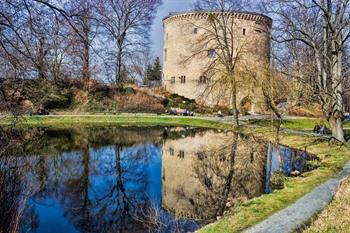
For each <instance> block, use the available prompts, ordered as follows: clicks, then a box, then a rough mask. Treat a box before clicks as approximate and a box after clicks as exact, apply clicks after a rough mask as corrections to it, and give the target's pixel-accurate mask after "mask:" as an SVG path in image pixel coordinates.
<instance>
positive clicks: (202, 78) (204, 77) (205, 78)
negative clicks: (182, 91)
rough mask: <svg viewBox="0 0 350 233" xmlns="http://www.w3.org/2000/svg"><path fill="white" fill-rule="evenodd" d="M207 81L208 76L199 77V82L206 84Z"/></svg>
mask: <svg viewBox="0 0 350 233" xmlns="http://www.w3.org/2000/svg"><path fill="white" fill-rule="evenodd" d="M207 82H208V78H207V77H206V76H204V75H202V76H200V77H199V83H201V84H205V83H207Z"/></svg>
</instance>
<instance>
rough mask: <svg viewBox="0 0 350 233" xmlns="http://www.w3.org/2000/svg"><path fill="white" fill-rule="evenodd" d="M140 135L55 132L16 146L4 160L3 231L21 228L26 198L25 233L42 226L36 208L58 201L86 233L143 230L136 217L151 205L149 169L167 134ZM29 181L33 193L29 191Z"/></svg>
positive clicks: (132, 131) (1, 179) (0, 198)
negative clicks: (21, 214)
mask: <svg viewBox="0 0 350 233" xmlns="http://www.w3.org/2000/svg"><path fill="white" fill-rule="evenodd" d="M138 132H140V131H139V130H138V129H128V130H119V129H114V130H111V129H108V130H95V131H90V130H86V129H83V130H82V131H78V132H77V131H76V132H73V133H72V131H67V132H62V131H51V132H49V133H47V132H46V134H45V135H43V137H42V139H41V140H40V141H39V142H32V143H31V144H28V145H24V146H23V149H24V151H21V150H20V149H19V148H15V150H14V151H15V152H14V153H13V154H12V155H9V159H8V160H4V159H2V160H1V170H0V171H1V172H0V185H1V192H0V202H1V207H0V208H1V210H3V211H0V212H1V213H0V215H1V216H0V219H1V222H0V224H1V228H0V232H16V231H17V230H18V228H17V227H18V226H14V220H17V219H16V218H18V219H19V212H21V211H22V210H24V208H23V207H20V204H21V203H19V202H20V201H19V200H20V198H19V197H22V196H23V197H25V199H26V200H28V199H30V201H29V202H26V205H25V206H26V208H25V211H24V213H23V214H24V215H25V216H24V218H23V219H24V220H23V221H22V225H21V228H22V231H24V232H26V231H28V230H29V231H34V230H35V229H36V228H38V227H39V225H38V213H37V212H36V209H35V205H36V204H38V203H39V204H43V205H50V203H48V201H47V198H50V199H52V200H51V202H58V203H59V205H60V206H61V207H62V209H63V210H64V216H65V218H66V219H68V220H69V222H71V223H72V224H73V225H74V226H75V228H77V229H78V230H79V231H81V232H115V231H132V232H135V231H137V230H138V229H144V226H143V225H144V224H143V222H142V221H135V219H134V217H135V214H136V211H137V210H139V209H140V208H142V209H146V208H147V206H148V205H150V203H149V201H150V197H149V194H148V193H147V190H148V189H149V185H150V184H149V180H148V179H147V178H148V174H147V172H148V169H147V166H148V165H149V164H150V163H152V160H155V159H157V156H158V157H159V158H160V156H159V152H160V144H158V143H159V142H161V135H162V134H163V131H162V130H159V129H151V130H150V131H141V133H138ZM140 134H141V135H140ZM146 135H148V136H149V137H148V138H147V137H146ZM152 141H153V142H152ZM150 142H152V143H150ZM29 151H30V152H31V153H28V152H29ZM26 153H28V154H27V155H26V156H21V155H20V154H26ZM26 183H28V184H29V183H30V186H31V187H30V188H31V190H32V192H31V193H29V192H27V190H25V189H24V188H27V187H24V186H26ZM159 199H160V197H159ZM21 206H24V205H23V204H22V205H21ZM158 206H159V203H158ZM10 207H11V208H10ZM5 210H6V211H5ZM12 216H13V217H12ZM138 217H140V215H139V216H138ZM13 219H14V220H13ZM139 220H140V219H139ZM17 223H18V221H17ZM17 225H18V224H17ZM10 227H11V229H10ZM12 228H14V229H13V230H12Z"/></svg>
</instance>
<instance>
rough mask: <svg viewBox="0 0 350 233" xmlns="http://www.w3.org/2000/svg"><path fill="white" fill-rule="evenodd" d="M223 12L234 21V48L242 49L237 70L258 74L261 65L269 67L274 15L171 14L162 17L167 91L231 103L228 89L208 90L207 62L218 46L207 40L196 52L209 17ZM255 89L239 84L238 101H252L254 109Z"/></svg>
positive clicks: (206, 101) (213, 102)
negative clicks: (211, 46) (272, 16)
mask: <svg viewBox="0 0 350 233" xmlns="http://www.w3.org/2000/svg"><path fill="white" fill-rule="evenodd" d="M222 14H224V15H225V16H228V17H226V18H229V19H230V20H232V21H231V22H230V27H231V28H233V30H234V38H235V39H234V42H233V43H235V44H234V45H232V47H235V48H237V54H238V50H239V51H241V52H242V56H240V57H239V62H237V66H238V67H237V68H236V69H237V70H250V71H253V72H255V74H258V73H259V72H260V70H261V69H262V67H265V68H266V67H268V65H269V62H270V44H271V26H272V19H271V18H269V17H267V16H265V15H261V14H257V13H248V12H224V13H223V12H186V13H172V14H170V15H169V16H168V17H166V18H164V19H163V27H164V48H163V87H164V88H165V89H166V90H168V91H169V92H171V93H176V94H179V95H181V96H185V97H187V98H190V99H195V100H197V102H200V103H203V104H206V105H217V104H219V105H229V104H230V98H231V94H230V93H229V91H227V90H224V89H225V88H218V87H216V88H212V89H213V90H211V91H210V93H209V91H208V90H209V89H210V87H209V85H208V82H209V81H208V79H209V78H208V77H207V75H206V73H208V67H209V66H210V65H208V64H209V63H210V61H212V60H213V57H215V56H216V52H217V49H218V48H217V47H216V48H214V47H215V46H213V48H210V43H211V42H208V43H207V44H206V46H202V49H203V50H204V51H201V52H198V51H196V50H197V49H198V45H199V44H200V43H203V42H204V41H205V38H204V37H205V36H206V35H207V32H208V30H207V28H208V27H210V26H208V25H209V21H210V17H213V16H214V17H220V16H222ZM237 57H238V56H237ZM237 60H238V59H237ZM213 76H214V75H213ZM211 79H212V77H211V78H210V80H211ZM242 83H243V82H242ZM214 89H215V90H214ZM255 89H257V88H256V87H255ZM256 91H257V90H254V85H250V86H239V87H238V94H237V99H238V104H243V105H244V104H250V105H251V108H252V109H251V110H252V111H254V109H253V108H254V107H253V105H255V104H256V103H257V102H258V100H257V99H258V98H256V95H257V94H256V93H255V92H256ZM260 99H261V98H260ZM242 101H243V102H242Z"/></svg>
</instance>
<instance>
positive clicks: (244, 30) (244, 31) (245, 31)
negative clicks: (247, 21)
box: [243, 28, 247, 36]
mask: <svg viewBox="0 0 350 233" xmlns="http://www.w3.org/2000/svg"><path fill="white" fill-rule="evenodd" d="M246 33H247V30H246V29H245V28H243V36H245V35H246Z"/></svg>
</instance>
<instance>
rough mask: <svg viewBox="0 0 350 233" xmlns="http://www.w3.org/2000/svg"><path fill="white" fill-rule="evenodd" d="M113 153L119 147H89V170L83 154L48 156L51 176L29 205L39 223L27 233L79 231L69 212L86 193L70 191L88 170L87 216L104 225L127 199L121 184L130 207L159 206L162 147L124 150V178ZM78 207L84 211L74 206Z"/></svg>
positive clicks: (126, 148) (121, 165) (77, 205)
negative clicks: (120, 174)
mask: <svg viewBox="0 0 350 233" xmlns="http://www.w3.org/2000/svg"><path fill="white" fill-rule="evenodd" d="M115 150H116V148H115V146H107V147H102V148H98V149H91V148H90V149H89V153H88V158H85V159H88V165H87V166H88V167H84V158H83V156H84V155H83V154H82V153H80V152H70V153H62V154H61V155H60V156H53V157H52V158H51V157H50V158H49V159H48V161H47V163H48V164H49V166H48V169H49V171H48V177H47V182H46V183H45V188H44V190H43V191H42V192H39V193H38V194H37V195H36V196H35V197H34V198H32V199H31V201H30V202H28V204H29V205H31V206H32V207H33V208H34V212H35V217H36V218H37V220H36V223H35V224H32V226H34V227H33V229H32V230H30V231H29V232H38V233H44V232H59V233H62V232H79V230H77V229H76V228H75V227H74V225H72V224H71V221H72V219H69V216H70V215H71V214H70V213H67V211H70V208H71V207H72V206H70V205H72V202H79V201H81V200H79V198H84V197H82V196H83V195H84V194H82V192H84V191H85V190H79V187H75V188H76V189H77V190H74V187H69V188H71V189H72V190H67V184H68V186H69V185H71V184H70V183H73V185H74V182H73V181H72V180H74V179H82V178H84V169H87V170H88V176H87V177H85V179H86V180H87V182H88V187H86V188H87V191H88V196H87V199H88V202H89V207H88V208H89V213H90V214H91V215H96V216H98V218H99V219H100V220H101V219H103V220H102V221H108V220H110V218H112V217H113V212H114V211H116V210H119V209H123V208H125V206H123V205H125V204H124V203H123V201H122V200H119V201H118V199H123V197H120V196H121V195H123V194H120V192H119V191H120V190H117V188H116V183H117V182H120V183H122V186H123V187H122V188H121V189H125V190H123V192H125V193H126V196H128V197H127V198H130V203H128V204H130V205H138V204H144V203H142V202H147V201H151V202H152V204H154V205H156V206H157V207H160V205H161V147H160V146H158V145H154V144H150V143H148V144H143V145H136V146H132V147H124V148H120V169H121V171H122V176H118V175H119V174H118V171H117V169H118V168H117V167H116V166H117V161H116V152H115ZM57 168H58V170H57ZM118 179H121V180H120V181H118ZM82 182H84V181H83V180H82ZM52 185H54V186H52ZM78 186H79V185H78ZM81 188H83V187H81ZM75 191H77V192H76V193H75V195H74V194H73V195H72V194H71V192H75ZM73 205H74V204H73ZM75 208H82V207H81V206H79V203H76V206H75ZM103 208H105V209H103ZM128 208H129V207H128ZM130 208H131V207H130ZM30 214H31V215H34V214H33V213H30ZM76 214H78V213H76ZM73 218H74V216H73ZM28 219H30V218H28ZM53 226H54V227H53Z"/></svg>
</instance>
